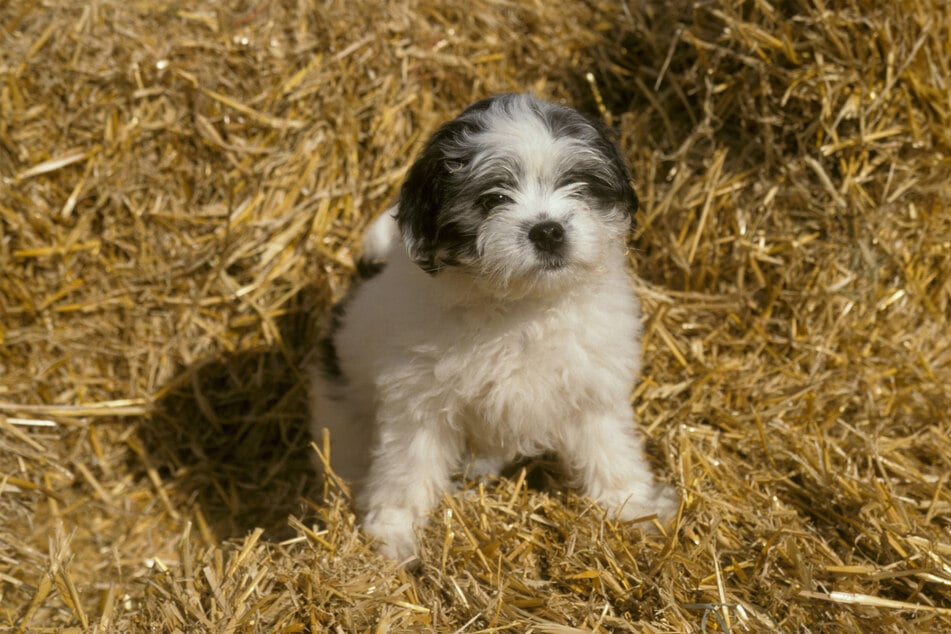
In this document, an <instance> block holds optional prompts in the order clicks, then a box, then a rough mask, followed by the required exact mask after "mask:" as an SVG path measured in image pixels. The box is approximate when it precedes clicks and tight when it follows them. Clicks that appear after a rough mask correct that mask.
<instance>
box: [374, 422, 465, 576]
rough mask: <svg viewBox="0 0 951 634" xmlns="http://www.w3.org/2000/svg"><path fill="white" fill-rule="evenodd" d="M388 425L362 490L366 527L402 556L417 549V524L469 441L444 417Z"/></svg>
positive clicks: (389, 553) (386, 550)
mask: <svg viewBox="0 0 951 634" xmlns="http://www.w3.org/2000/svg"><path fill="white" fill-rule="evenodd" d="M414 423H415V424H413V425H409V424H407V421H400V422H399V423H391V424H388V425H387V424H383V425H381V430H380V440H379V446H378V448H377V449H376V451H375V457H374V459H373V463H372V465H371V467H370V473H369V476H368V478H367V480H366V483H365V486H364V488H363V489H362V492H361V494H360V498H362V499H359V500H358V503H359V505H360V506H361V507H362V508H363V509H364V511H365V513H366V515H365V517H364V520H363V529H364V530H365V531H366V532H367V533H368V534H369V535H371V536H372V537H375V538H376V539H378V540H379V542H380V546H379V551H380V553H381V554H383V555H384V556H386V557H389V558H391V559H396V560H404V559H407V558H409V557H411V556H413V555H414V554H416V536H415V528H417V527H419V526H421V525H423V524H424V523H425V521H426V519H427V515H428V514H429V512H430V510H432V508H433V507H434V506H435V505H436V503H437V502H438V501H439V497H440V495H441V494H442V491H444V490H446V489H447V488H448V487H449V484H450V476H451V474H452V470H453V469H454V468H456V467H457V466H458V464H459V459H460V456H461V454H462V447H463V442H462V439H461V437H460V436H459V434H458V433H457V432H455V431H454V430H452V429H451V428H450V426H449V425H448V423H446V422H444V421H434V420H428V421H414Z"/></svg>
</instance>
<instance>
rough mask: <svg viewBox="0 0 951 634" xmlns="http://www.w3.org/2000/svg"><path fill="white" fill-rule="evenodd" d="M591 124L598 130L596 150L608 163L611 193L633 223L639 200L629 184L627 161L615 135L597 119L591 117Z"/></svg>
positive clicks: (629, 175) (629, 174)
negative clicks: (610, 176) (626, 211)
mask: <svg viewBox="0 0 951 634" xmlns="http://www.w3.org/2000/svg"><path fill="white" fill-rule="evenodd" d="M591 124H592V125H593V126H594V128H595V130H597V132H598V146H599V147H598V150H599V151H600V152H601V154H602V156H604V157H605V158H606V159H607V160H608V162H609V164H610V169H611V175H612V178H611V181H612V183H611V190H612V191H611V194H612V195H613V196H614V197H615V199H616V200H617V202H618V203H619V204H620V205H622V206H623V207H625V208H626V209H627V210H628V213H630V215H631V224H632V225H633V224H634V214H635V213H636V212H637V208H638V206H639V205H640V201H639V200H638V199H637V193H635V191H634V186H633V185H631V172H630V170H629V169H628V167H627V161H626V160H625V159H624V155H623V154H622V153H621V148H620V146H619V145H618V143H617V141H616V140H615V139H616V136H617V135H616V134H615V133H614V131H613V130H611V129H610V128H609V127H608V126H607V125H605V124H604V122H602V121H601V120H599V119H592V120H591Z"/></svg>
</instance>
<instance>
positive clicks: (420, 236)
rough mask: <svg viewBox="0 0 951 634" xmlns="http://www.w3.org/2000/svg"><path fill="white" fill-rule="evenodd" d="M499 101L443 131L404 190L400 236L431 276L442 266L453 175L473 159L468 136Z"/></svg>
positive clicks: (472, 109) (485, 103)
mask: <svg viewBox="0 0 951 634" xmlns="http://www.w3.org/2000/svg"><path fill="white" fill-rule="evenodd" d="M496 99H498V97H491V98H489V99H483V100H482V101H479V102H476V103H475V104H473V105H471V106H469V107H468V108H467V109H466V110H465V111H464V112H463V113H462V114H461V115H459V117H457V118H456V119H453V120H452V121H450V122H449V123H446V124H444V125H443V126H442V127H441V128H439V130H437V131H436V133H435V134H433V136H432V138H431V139H430V140H429V142H428V143H427V144H426V147H425V149H424V150H423V153H422V154H421V155H420V156H419V158H418V159H416V162H415V163H413V166H412V167H410V170H409V173H408V174H407V175H406V180H405V181H404V182H403V187H402V188H401V189H400V198H399V204H398V205H397V210H396V220H397V222H398V223H399V226H400V233H401V234H402V235H403V242H404V243H405V244H406V247H407V249H409V252H410V256H411V257H412V258H413V261H415V262H416V264H418V265H419V266H420V267H421V268H422V269H423V270H425V271H426V272H428V273H436V272H437V271H438V269H439V265H440V263H439V262H437V261H436V260H437V252H438V250H439V241H440V230H441V229H445V227H444V226H443V225H444V224H445V223H444V220H445V219H444V218H443V211H444V209H445V208H446V205H447V204H448V203H449V201H450V198H451V197H452V194H453V192H454V191H455V187H456V184H455V183H454V182H453V179H452V172H453V171H454V170H458V169H460V168H461V167H462V166H464V164H465V163H466V162H467V161H468V160H469V158H470V157H468V156H467V151H466V150H465V149H463V146H464V143H465V141H464V139H465V136H466V135H468V134H471V133H472V132H474V131H475V130H476V129H478V128H479V125H480V123H479V113H480V112H482V111H483V110H485V109H487V108H488V107H489V105H491V103H492V102H493V101H494V100H496ZM468 152H471V149H470V150H468ZM443 238H446V236H443Z"/></svg>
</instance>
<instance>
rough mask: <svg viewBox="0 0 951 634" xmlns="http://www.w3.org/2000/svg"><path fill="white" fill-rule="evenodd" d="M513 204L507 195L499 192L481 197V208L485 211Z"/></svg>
mask: <svg viewBox="0 0 951 634" xmlns="http://www.w3.org/2000/svg"><path fill="white" fill-rule="evenodd" d="M510 202H512V199H511V198H509V197H508V196H506V195H505V194H500V193H498V192H491V193H488V194H483V195H482V196H479V206H480V207H482V209H484V210H485V211H492V210H493V209H495V208H496V207H498V206H499V205H504V204H506V203H510Z"/></svg>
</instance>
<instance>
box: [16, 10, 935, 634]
mask: <svg viewBox="0 0 951 634" xmlns="http://www.w3.org/2000/svg"><path fill="white" fill-rule="evenodd" d="M196 6H198V7H200V8H197V9H196V8H195V7H196ZM949 48H951V10H949V8H948V5H947V3H946V2H944V1H943V0H909V1H908V2H902V3H895V2H892V3H883V2H877V1H875V0H843V1H842V2H832V3H829V4H828V5H827V4H826V3H823V2H821V1H820V0H780V1H778V2H773V3H769V2H765V1H759V0H756V1H746V2H741V1H738V0H710V1H706V2H696V3H687V2H676V1H675V2H645V3H631V4H629V5H624V4H619V3H611V2H602V1H600V0H591V1H590V2H586V3H554V2H530V3H511V2H506V1H505V0H464V1H460V0H454V1H451V2H442V3H437V2H428V1H427V0H419V1H418V2H409V3H387V4H385V5H382V4H380V3H376V2H365V1H355V2H339V3H316V2H291V1H284V2H274V3H269V2H263V1H262V2H258V1H254V2H252V1H250V0H242V1H237V2H229V3H224V2H207V3H186V2H176V1H173V0H169V1H167V2H159V1H153V0H138V1H137V2H124V1H121V0H98V1H97V2H69V1H67V0H63V1H61V2H47V3H35V2H30V1H29V0H11V1H7V2H4V3H2V4H0V271H2V274H0V311H2V322H0V346H2V347H0V516H2V524H0V628H6V627H10V628H12V629H14V630H28V631H64V628H65V629H66V630H68V631H82V630H94V631H100V632H107V631H117V632H118V631H221V632H225V631H229V632H230V631H241V632H244V631H262V632H271V631H282V632H306V631H310V632H319V631H338V632H357V631H371V630H372V631H381V632H382V631H409V630H423V631H441V632H476V631H513V632H526V631H536V632H569V631H575V630H574V629H573V628H578V629H579V630H586V631H587V630H596V631H637V632H641V631H652V632H669V631H678V632H680V631H707V632H710V631H736V632H766V631H769V632H773V631H785V632H800V631H802V632H805V631H809V632H820V631H830V632H831V631H837V632H838V631H866V632H873V631H874V632H905V631H917V632H927V631H935V632H937V631H947V630H948V629H949V628H951V483H949V474H951V439H949V435H951V413H949V412H951V395H949V386H951V335H949V333H951V326H949V320H951V212H949V206H951V188H949V185H948V183H949V181H951V159H949V149H951V96H949V95H951V68H949V65H951V61H949V59H951V50H949ZM509 90H534V91H536V92H537V93H539V94H540V95H542V96H544V97H547V98H551V99H561V100H564V101H566V102H569V103H572V104H574V105H577V106H579V107H581V108H582V109H586V110H588V111H589V112H593V113H599V114H600V115H601V116H603V117H604V118H606V119H607V120H608V121H609V122H610V123H612V124H613V125H614V126H616V127H617V128H618V129H619V131H620V133H621V140H622V145H623V148H624V150H625V152H626V154H627V155H628V156H629V158H630V160H631V164H632V166H633V169H634V173H635V180H636V185H637V189H638V192H639V194H640V196H641V199H642V201H643V203H644V205H643V209H642V211H641V212H640V214H639V229H638V233H637V235H636V236H635V242H634V245H635V252H634V261H635V262H636V266H637V268H638V270H639V271H640V274H641V277H642V281H641V282H639V291H640V294H641V296H642V298H643V301H644V304H645V312H646V315H647V323H646V335H645V349H646V361H647V367H646V370H645V375H644V378H643V382H642V383H641V384H640V386H639V387H638V389H637V391H636V393H635V394H634V404H635V409H636V412H637V415H638V421H639V423H640V425H641V427H642V429H643V431H644V433H645V435H647V436H648V437H649V439H650V440H649V446H650V451H651V456H652V459H654V461H655V464H656V467H657V470H658V473H660V474H661V477H662V478H664V479H666V480H669V481H671V482H673V483H675V484H676V485H677V486H679V487H680V489H681V491H682V492H683V494H684V499H685V504H684V506H683V508H682V513H681V516H680V517H679V519H678V521H677V523H676V525H675V526H674V527H673V528H672V530H671V531H670V532H669V534H668V535H666V536H664V535H657V534H649V533H647V532H644V531H642V529H641V528H642V527H641V526H640V525H637V524H622V525H619V524H614V523H611V522H606V521H604V518H603V517H602V516H601V514H600V512H599V510H598V509H597V508H596V507H592V506H591V505H590V504H589V503H588V502H587V501H585V500H583V499H579V498H577V497H575V496H574V495H573V494H572V493H571V492H570V491H566V490H564V489H563V488H562V487H561V486H560V484H559V481H558V479H557V477H551V476H552V475H553V474H552V473H551V472H550V470H549V469H548V466H547V465H545V464H536V465H532V466H531V467H530V468H529V469H528V470H527V471H523V472H521V473H516V474H514V475H513V477H511V478H507V479H503V480H500V481H498V482H492V483H488V484H484V485H481V486H478V485H472V486H471V487H470V488H469V489H468V490H467V491H466V492H464V493H462V494H459V495H457V496H454V497H451V498H447V499H446V500H445V501H444V504H443V505H442V507H441V508H440V509H439V510H438V511H437V512H436V514H435V517H434V520H433V522H432V524H431V525H430V527H429V528H428V529H427V531H426V534H425V536H424V540H423V543H424V546H423V548H424V552H423V560H424V565H423V566H422V567H421V569H420V570H419V571H417V572H415V573H411V572H406V571H403V570H400V569H398V568H397V567H396V566H395V565H393V564H391V563H388V562H385V561H383V560H381V559H379V558H378V557H376V556H375V555H374V554H373V553H372V551H371V550H370V549H369V548H368V546H367V544H366V543H365V541H364V538H363V537H362V536H361V534H360V533H359V531H358V530H357V529H356V528H355V525H354V517H353V515H352V514H351V511H350V510H349V507H348V506H347V499H346V492H345V491H340V490H337V489H334V488H332V487H331V488H329V489H328V490H327V491H326V492H325V491H321V490H320V488H319V486H318V484H317V483H316V482H315V480H314V478H313V475H312V472H311V469H310V466H309V452H310V451H311V450H310V447H309V446H308V443H309V439H308V437H307V433H306V424H305V404H304V398H303V393H302V388H301V380H300V375H299V373H298V370H297V367H298V366H299V363H300V361H301V360H302V358H303V356H304V355H305V354H306V352H307V351H308V349H309V346H310V345H312V342H313V340H314V336H315V335H314V326H315V324H316V323H319V319H320V317H321V316H322V315H323V314H325V313H326V311H327V310H328V307H329V305H330V304H331V302H332V301H334V300H335V299H337V298H339V297H340V296H341V295H342V294H343V293H345V291H346V288H347V280H348V278H349V275H350V273H351V271H352V268H353V258H354V247H355V246H356V245H357V243H358V237H359V234H360V232H361V230H362V228H363V227H364V226H365V224H366V223H367V222H368V221H369V219H371V218H372V217H373V216H375V215H376V214H377V213H379V212H380V211H381V210H382V209H383V208H384V206H385V205H386V204H387V202H388V201H390V200H391V199H392V197H393V195H394V193H395V191H396V188H397V186H398V183H399V182H400V179H401V177H402V176H403V174H404V172H405V170H406V167H407V163H408V160H409V158H410V157H411V156H412V155H413V154H414V153H415V152H416V151H417V150H418V149H419V148H420V146H421V144H422V142H423V141H424V139H425V137H426V135H427V134H428V133H429V132H431V131H432V130H433V129H434V127H435V126H436V125H438V123H439V122H441V121H442V120H444V119H446V118H449V117H451V116H452V115H453V114H455V113H456V112H457V111H458V110H459V109H460V108H461V107H463V106H464V105H465V104H467V103H468V102H471V101H473V100H474V99H476V98H478V97H481V96H484V95H486V94H489V93H493V92H499V91H509ZM555 475H556V474H555ZM324 493H326V495H327V501H326V502H323V501H321V500H322V495H323V494H324Z"/></svg>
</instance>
